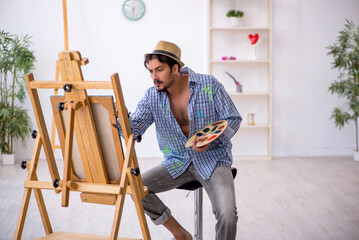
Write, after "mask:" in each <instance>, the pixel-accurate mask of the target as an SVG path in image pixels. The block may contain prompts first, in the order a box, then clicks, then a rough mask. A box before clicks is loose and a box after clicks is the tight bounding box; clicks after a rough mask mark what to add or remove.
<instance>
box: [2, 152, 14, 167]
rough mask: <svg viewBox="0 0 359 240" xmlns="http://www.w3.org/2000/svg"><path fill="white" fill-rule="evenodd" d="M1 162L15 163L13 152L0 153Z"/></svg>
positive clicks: (5, 163)
mask: <svg viewBox="0 0 359 240" xmlns="http://www.w3.org/2000/svg"><path fill="white" fill-rule="evenodd" d="M2 163H3V164H4V165H14V164H15V154H4V153H3V154H2Z"/></svg>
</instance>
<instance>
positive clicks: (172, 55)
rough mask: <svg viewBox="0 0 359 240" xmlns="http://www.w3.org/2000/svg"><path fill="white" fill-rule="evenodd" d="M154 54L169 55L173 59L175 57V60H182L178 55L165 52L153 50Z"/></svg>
mask: <svg viewBox="0 0 359 240" xmlns="http://www.w3.org/2000/svg"><path fill="white" fill-rule="evenodd" d="M152 53H153V54H156V53H162V54H167V55H170V56H171V57H174V58H176V59H178V60H180V59H179V58H178V57H177V56H176V55H174V54H173V53H171V52H167V51H163V50H153V52H152Z"/></svg>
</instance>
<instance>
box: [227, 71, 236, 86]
mask: <svg viewBox="0 0 359 240" xmlns="http://www.w3.org/2000/svg"><path fill="white" fill-rule="evenodd" d="M224 72H225V73H227V74H228V76H230V77H231V78H232V79H233V81H234V83H235V84H236V85H239V82H238V81H237V80H236V79H235V77H233V76H232V75H231V74H230V73H229V72H226V71H224Z"/></svg>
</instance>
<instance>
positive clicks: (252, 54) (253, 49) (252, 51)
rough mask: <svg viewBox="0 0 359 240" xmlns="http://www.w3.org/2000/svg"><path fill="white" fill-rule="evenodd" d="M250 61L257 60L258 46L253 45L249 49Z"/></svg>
mask: <svg viewBox="0 0 359 240" xmlns="http://www.w3.org/2000/svg"><path fill="white" fill-rule="evenodd" d="M249 59H250V60H257V54H256V45H251V46H250V49H249Z"/></svg>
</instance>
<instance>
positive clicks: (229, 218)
mask: <svg viewBox="0 0 359 240" xmlns="http://www.w3.org/2000/svg"><path fill="white" fill-rule="evenodd" d="M144 64H145V67H146V68H147V69H148V70H149V72H150V74H151V78H152V80H153V83H154V87H152V88H150V89H148V90H147V91H146V93H145V96H144V97H143V99H142V100H141V101H140V102H139V103H138V105H137V108H136V111H135V112H134V113H133V114H132V115H131V117H130V118H131V122H130V124H131V129H132V132H133V133H134V134H137V135H138V134H140V135H142V134H143V133H144V132H145V131H146V129H147V128H148V127H149V126H150V125H151V124H153V123H155V125H156V133H157V140H158V144H159V147H160V150H161V151H162V152H163V155H164V161H163V162H162V163H161V164H160V165H158V166H156V167H154V168H152V169H150V170H148V171H146V172H144V173H143V174H142V179H143V184H144V185H145V186H147V187H148V190H149V193H148V194H147V195H146V197H145V198H144V199H143V206H144V209H145V212H146V214H147V215H149V217H150V218H151V219H152V221H153V222H154V223H155V224H156V225H160V224H162V225H163V226H165V227H166V228H167V229H168V230H169V231H170V232H171V233H172V234H173V236H174V238H175V239H177V240H179V239H181V240H182V239H192V236H191V234H190V233H189V232H187V231H186V230H185V229H184V228H183V227H182V226H181V225H180V224H179V223H178V222H177V221H176V220H175V218H174V217H173V216H172V215H171V211H170V210H169V209H168V208H167V207H166V206H165V205H164V203H163V202H162V201H161V200H160V199H159V198H158V197H157V195H156V194H157V193H160V192H164V191H168V190H171V189H174V188H176V187H179V186H181V185H183V184H185V183H187V182H191V181H194V180H197V181H199V182H200V183H201V184H202V185H203V187H204V189H205V190H206V192H207V194H208V196H209V198H210V200H211V204H212V210H213V213H214V214H215V217H216V219H217V224H216V240H220V239H221V240H223V239H225V240H231V239H232V240H234V239H235V236H236V229H237V220H238V217H237V210H236V201H235V192H234V184H233V178H232V173H231V168H230V166H231V165H232V152H231V149H232V144H231V142H230V139H231V137H232V136H233V135H234V134H235V133H236V131H237V130H238V128H239V126H240V123H241V120H242V118H241V116H240V114H239V113H238V111H237V109H236V107H235V106H234V104H233V102H232V101H231V99H230V97H229V96H228V94H227V93H226V91H225V90H224V88H223V86H222V84H220V83H219V82H218V81H217V80H216V79H215V78H214V77H213V76H211V75H204V74H197V73H195V72H193V71H192V70H191V69H189V68H183V69H182V67H183V66H184V64H183V62H182V61H181V49H180V48H179V47H178V46H177V45H175V44H173V43H170V42H165V41H160V42H158V44H157V46H156V48H155V49H154V51H153V52H152V53H149V54H146V55H145V62H144ZM219 120H227V121H228V127H227V129H226V131H225V132H224V133H223V134H222V135H221V136H220V137H219V138H218V139H217V140H215V141H213V142H212V143H210V144H207V145H205V146H203V147H201V148H198V147H196V143H197V142H199V141H203V139H200V138H199V139H196V140H195V141H194V144H193V147H191V148H186V147H185V144H186V142H187V141H188V139H189V138H190V137H191V136H192V135H193V134H195V133H196V132H197V131H199V130H201V129H202V128H203V127H205V126H207V125H208V124H210V123H213V122H216V121H219Z"/></svg>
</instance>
